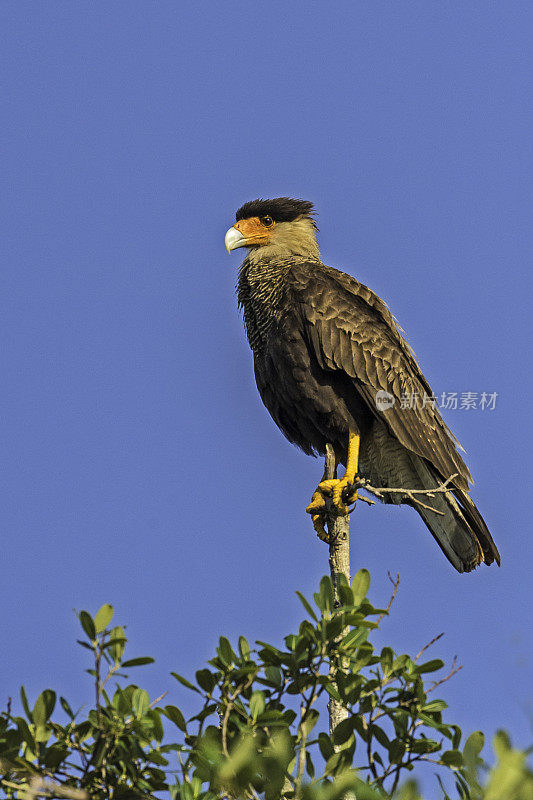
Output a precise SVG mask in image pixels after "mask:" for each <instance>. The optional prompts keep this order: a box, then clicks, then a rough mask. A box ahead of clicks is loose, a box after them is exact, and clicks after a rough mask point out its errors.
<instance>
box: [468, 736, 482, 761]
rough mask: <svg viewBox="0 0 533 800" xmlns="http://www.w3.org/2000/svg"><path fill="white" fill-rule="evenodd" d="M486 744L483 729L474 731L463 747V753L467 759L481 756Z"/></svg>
mask: <svg viewBox="0 0 533 800" xmlns="http://www.w3.org/2000/svg"><path fill="white" fill-rule="evenodd" d="M484 746H485V735H484V733H482V731H474V733H471V734H470V736H469V737H468V739H467V740H466V742H465V746H464V747H463V755H464V757H465V758H467V759H468V758H473V757H476V756H479V754H480V753H481V751H482V750H483V747H484Z"/></svg>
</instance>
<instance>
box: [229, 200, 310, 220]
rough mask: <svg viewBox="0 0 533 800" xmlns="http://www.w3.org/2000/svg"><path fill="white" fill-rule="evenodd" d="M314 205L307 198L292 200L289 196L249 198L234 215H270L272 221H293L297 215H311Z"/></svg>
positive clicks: (243, 216) (243, 217)
mask: <svg viewBox="0 0 533 800" xmlns="http://www.w3.org/2000/svg"><path fill="white" fill-rule="evenodd" d="M314 213H315V211H314V206H313V204H312V203H310V202H309V201H308V200H294V199H292V198H291V197H275V198H273V199H272V200H260V199H258V200H250V201H249V202H248V203H245V204H244V205H243V206H241V207H240V208H239V210H238V211H237V213H236V215H235V217H236V221H237V222H238V221H239V220H240V219H249V218H250V217H266V216H268V217H272V219H273V220H274V222H293V221H294V220H295V219H298V217H311V216H312V215H313V214H314Z"/></svg>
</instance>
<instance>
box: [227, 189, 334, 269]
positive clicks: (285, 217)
mask: <svg viewBox="0 0 533 800" xmlns="http://www.w3.org/2000/svg"><path fill="white" fill-rule="evenodd" d="M313 214H314V210H313V204H312V203H310V202H308V201H307V200H293V199H291V198H290V197H276V198H274V199H273V200H251V201H250V202H248V203H245V204H244V205H243V206H241V208H239V210H238V211H237V213H236V215H235V216H236V222H235V225H233V227H232V228H230V229H229V231H228V232H227V233H226V238H225V240H224V243H225V245H226V250H227V251H228V253H229V252H230V251H231V250H236V249H237V248H238V247H247V248H248V250H249V254H250V256H251V257H258V258H263V257H264V256H267V257H271V258H287V257H291V256H302V257H311V258H319V257H320V253H319V251H318V244H317V241H316V231H317V227H316V223H315V221H314V219H313Z"/></svg>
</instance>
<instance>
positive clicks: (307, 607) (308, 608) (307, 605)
mask: <svg viewBox="0 0 533 800" xmlns="http://www.w3.org/2000/svg"><path fill="white" fill-rule="evenodd" d="M296 594H297V595H298V597H299V598H300V602H301V603H302V605H303V607H304V608H305V610H306V611H307V613H308V614H309V616H310V617H312V618H313V619H314V620H315V622H318V617H317V615H316V614H315V612H314V611H313V608H312V606H311V604H310V603H309V601H308V600H307V599H306V598H305V597H304V596H303V594H302V593H301V592H298V591H297V592H296Z"/></svg>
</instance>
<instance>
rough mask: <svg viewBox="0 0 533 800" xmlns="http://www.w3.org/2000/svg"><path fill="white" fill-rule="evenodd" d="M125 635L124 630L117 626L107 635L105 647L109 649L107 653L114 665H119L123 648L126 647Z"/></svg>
mask: <svg viewBox="0 0 533 800" xmlns="http://www.w3.org/2000/svg"><path fill="white" fill-rule="evenodd" d="M126 642H127V639H126V634H125V633H124V628H122V627H121V626H120V625H117V627H116V628H113V630H112V631H111V632H110V634H109V642H108V644H107V646H108V647H109V653H110V655H111V658H112V659H113V661H114V662H115V664H118V663H120V660H121V658H122V656H123V654H124V648H125V647H126Z"/></svg>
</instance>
